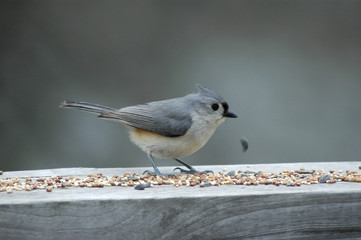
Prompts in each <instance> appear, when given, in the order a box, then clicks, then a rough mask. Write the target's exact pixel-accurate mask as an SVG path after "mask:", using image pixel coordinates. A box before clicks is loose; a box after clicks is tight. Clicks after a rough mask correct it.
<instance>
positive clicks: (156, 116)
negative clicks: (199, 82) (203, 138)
mask: <svg viewBox="0 0 361 240" xmlns="http://www.w3.org/2000/svg"><path fill="white" fill-rule="evenodd" d="M99 118H104V119H109V120H116V121H120V122H122V123H124V124H126V125H129V126H132V127H135V128H140V129H143V130H147V131H150V132H154V133H157V134H159V135H162V136H166V137H179V136H183V135H184V134H185V133H186V132H187V131H188V129H189V128H190V127H191V125H192V118H191V116H190V114H189V113H188V111H187V108H186V106H183V105H179V102H176V101H170V100H165V101H159V102H151V103H148V104H143V105H137V106H131V107H126V108H121V109H119V110H118V111H103V112H102V113H101V115H100V116H99Z"/></svg>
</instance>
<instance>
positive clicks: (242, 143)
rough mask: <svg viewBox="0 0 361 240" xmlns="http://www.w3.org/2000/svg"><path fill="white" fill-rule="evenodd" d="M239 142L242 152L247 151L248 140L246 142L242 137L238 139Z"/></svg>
mask: <svg viewBox="0 0 361 240" xmlns="http://www.w3.org/2000/svg"><path fill="white" fill-rule="evenodd" d="M240 142H241V145H242V150H243V152H245V151H247V149H248V140H247V138H245V137H242V138H241V139H240Z"/></svg>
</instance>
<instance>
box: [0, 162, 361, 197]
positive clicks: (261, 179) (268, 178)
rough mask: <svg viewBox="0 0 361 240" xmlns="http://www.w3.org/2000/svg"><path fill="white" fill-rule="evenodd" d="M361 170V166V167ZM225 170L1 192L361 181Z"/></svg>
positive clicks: (43, 182)
mask: <svg viewBox="0 0 361 240" xmlns="http://www.w3.org/2000/svg"><path fill="white" fill-rule="evenodd" d="M360 169H361V166H360ZM226 172H227V170H226V169H224V170H223V171H222V172H219V173H215V174H214V173H195V174H187V175H184V174H179V175H176V176H168V177H161V176H152V175H139V174H129V173H125V174H123V175H121V176H113V177H107V176H103V174H101V173H98V174H90V175H88V176H87V177H73V176H70V177H64V176H52V177H39V178H31V177H24V178H3V179H0V192H7V193H12V192H13V191H24V190H25V191H32V190H37V189H45V190H46V191H47V192H51V191H52V190H53V189H56V188H69V187H80V188H103V187H111V186H114V187H134V189H137V190H143V189H145V188H148V187H152V186H155V185H173V186H176V187H180V186H185V187H189V186H190V187H194V186H199V187H210V186H221V185H246V186H251V185H252V186H257V185H259V184H263V185H275V186H280V185H283V186H289V187H294V186H301V185H311V184H318V183H329V184H332V183H336V182H341V181H343V182H361V174H360V173H358V172H357V171H349V170H347V171H346V174H342V172H343V171H342V170H339V171H337V172H336V171H333V170H330V171H328V172H325V171H324V170H305V169H303V168H301V169H300V170H285V171H283V172H281V173H267V172H262V171H259V172H252V171H237V172H235V171H230V172H228V173H226Z"/></svg>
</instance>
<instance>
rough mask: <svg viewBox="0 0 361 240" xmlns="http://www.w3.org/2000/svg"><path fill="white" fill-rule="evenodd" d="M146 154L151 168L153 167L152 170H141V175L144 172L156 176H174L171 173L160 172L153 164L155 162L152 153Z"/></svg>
mask: <svg viewBox="0 0 361 240" xmlns="http://www.w3.org/2000/svg"><path fill="white" fill-rule="evenodd" d="M147 156H148V158H149V160H150V161H151V163H152V166H153V168H154V172H152V171H148V170H146V171H144V172H143V175H144V174H151V175H156V176H160V177H169V176H174V175H173V174H163V173H160V171H159V169H158V167H157V165H156V164H155V162H154V160H153V157H152V154H150V153H148V154H147Z"/></svg>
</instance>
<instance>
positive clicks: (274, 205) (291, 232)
mask: <svg viewBox="0 0 361 240" xmlns="http://www.w3.org/2000/svg"><path fill="white" fill-rule="evenodd" d="M360 165H361V162H338V163H297V164H269V165H250V166H246V165H228V166H198V167H197V168H198V169H200V170H202V169H212V170H214V171H221V170H222V169H223V168H227V170H236V171H237V170H241V169H242V170H252V171H259V170H262V171H267V172H280V171H283V170H294V169H299V168H300V167H304V168H306V169H325V170H326V171H327V170H330V169H332V170H335V171H338V170H339V169H341V170H344V171H345V170H352V171H359V172H360V170H359V169H358V166H360ZM172 169H173V168H170V167H165V168H162V169H161V170H162V171H164V172H167V171H168V172H170V171H171V170H172ZM144 170H145V169H144V168H136V169H90V168H73V169H48V170H36V171H18V172H4V175H2V176H1V178H6V177H15V176H18V177H21V176H25V175H26V176H53V175H64V176H65V175H72V176H84V175H87V174H90V173H99V172H101V173H103V174H104V175H120V174H122V173H124V172H130V173H132V172H142V171H144ZM0 239H10V240H11V239H361V184H360V183H349V182H339V183H336V184H315V185H311V186H301V187H285V186H279V187H276V186H269V185H268V186H265V185H258V186H239V185H233V186H232V185H227V186H219V187H207V188H200V187H178V188H177V187H174V186H154V187H152V188H147V189H145V190H143V191H136V190H134V189H133V188H130V187H105V188H68V189H54V190H53V192H51V193H48V192H46V191H45V190H36V191H31V192H26V191H22V192H14V193H12V194H6V193H4V192H3V193H0Z"/></svg>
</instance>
